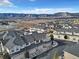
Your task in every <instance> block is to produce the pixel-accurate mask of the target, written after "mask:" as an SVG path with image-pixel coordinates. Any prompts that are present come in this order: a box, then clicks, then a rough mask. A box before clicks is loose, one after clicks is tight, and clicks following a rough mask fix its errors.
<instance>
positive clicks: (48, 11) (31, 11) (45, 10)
mask: <svg viewBox="0 0 79 59" xmlns="http://www.w3.org/2000/svg"><path fill="white" fill-rule="evenodd" d="M4 12H5V9H0V13H4ZM57 12H70V13H77V12H79V10H77V9H73V8H32V9H29V8H26V9H17V8H14V9H8V10H6V12H5V13H25V14H54V13H57Z"/></svg>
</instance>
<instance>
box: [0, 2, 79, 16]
mask: <svg viewBox="0 0 79 59" xmlns="http://www.w3.org/2000/svg"><path fill="white" fill-rule="evenodd" d="M78 6H79V0H0V13H36V14H44V13H46V14H53V13H56V12H79V7H78Z"/></svg>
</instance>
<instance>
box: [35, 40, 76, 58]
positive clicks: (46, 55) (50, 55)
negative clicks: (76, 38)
mask: <svg viewBox="0 0 79 59" xmlns="http://www.w3.org/2000/svg"><path fill="white" fill-rule="evenodd" d="M57 42H59V46H58V47H55V48H53V49H52V50H50V51H49V52H47V53H44V54H43V55H40V56H39V57H38V58H37V59H53V56H54V54H55V53H56V52H57V53H58V55H62V53H63V50H64V49H65V48H66V47H67V46H71V45H74V44H75V43H73V42H68V41H60V40H57Z"/></svg>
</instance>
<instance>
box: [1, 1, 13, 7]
mask: <svg viewBox="0 0 79 59" xmlns="http://www.w3.org/2000/svg"><path fill="white" fill-rule="evenodd" d="M0 6H8V7H11V6H14V4H13V3H12V2H10V1H9V0H0Z"/></svg>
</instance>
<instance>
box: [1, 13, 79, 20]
mask: <svg viewBox="0 0 79 59" xmlns="http://www.w3.org/2000/svg"><path fill="white" fill-rule="evenodd" d="M24 18H79V13H69V12H58V13H54V14H22V13H0V19H24Z"/></svg>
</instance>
